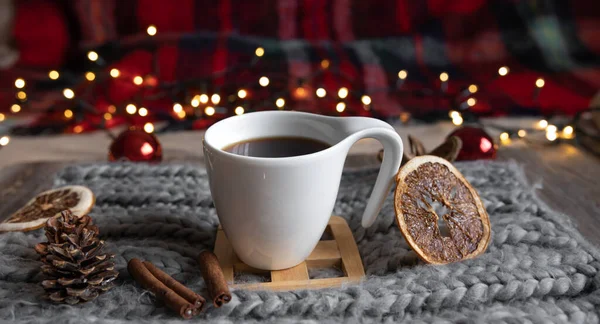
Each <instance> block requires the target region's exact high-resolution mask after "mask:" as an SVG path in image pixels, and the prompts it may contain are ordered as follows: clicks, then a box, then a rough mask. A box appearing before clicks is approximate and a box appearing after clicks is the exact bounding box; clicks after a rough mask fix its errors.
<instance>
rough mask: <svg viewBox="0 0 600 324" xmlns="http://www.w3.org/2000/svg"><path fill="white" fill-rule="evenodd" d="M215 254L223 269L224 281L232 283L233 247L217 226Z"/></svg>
mask: <svg viewBox="0 0 600 324" xmlns="http://www.w3.org/2000/svg"><path fill="white" fill-rule="evenodd" d="M214 252H215V255H216V256H217V259H219V264H220V265H221V268H222V269H223V275H224V276H225V281H227V283H228V284H230V285H231V284H233V275H234V271H233V263H232V262H233V260H234V256H235V253H234V252H233V247H232V246H231V244H229V240H228V239H227V236H226V235H225V232H223V230H222V229H221V227H220V226H219V229H218V230H217V239H216V240H215V251H214Z"/></svg>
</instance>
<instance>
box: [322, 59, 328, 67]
mask: <svg viewBox="0 0 600 324" xmlns="http://www.w3.org/2000/svg"><path fill="white" fill-rule="evenodd" d="M321 68H323V69H328V68H329V60H322V61H321Z"/></svg>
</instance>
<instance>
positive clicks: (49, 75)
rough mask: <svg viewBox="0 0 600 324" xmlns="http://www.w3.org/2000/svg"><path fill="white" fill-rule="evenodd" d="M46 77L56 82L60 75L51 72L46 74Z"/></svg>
mask: <svg viewBox="0 0 600 324" xmlns="http://www.w3.org/2000/svg"><path fill="white" fill-rule="evenodd" d="M48 77H49V78H50V79H51V80H56V79H58V78H59V77H60V74H59V73H58V71H54V70H52V71H50V72H48Z"/></svg>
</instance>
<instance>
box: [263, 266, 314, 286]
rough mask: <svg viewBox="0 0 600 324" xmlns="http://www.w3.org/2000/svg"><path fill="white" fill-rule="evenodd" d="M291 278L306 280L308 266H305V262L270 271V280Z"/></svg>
mask: <svg viewBox="0 0 600 324" xmlns="http://www.w3.org/2000/svg"><path fill="white" fill-rule="evenodd" d="M293 280H308V268H307V267H306V262H302V263H300V264H299V265H297V266H295V267H292V268H289V269H284V270H276V271H271V281H272V282H282V281H283V282H285V281H293Z"/></svg>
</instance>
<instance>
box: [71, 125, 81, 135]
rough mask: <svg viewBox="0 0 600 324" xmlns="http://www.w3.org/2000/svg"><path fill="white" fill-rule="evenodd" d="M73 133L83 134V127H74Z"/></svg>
mask: <svg viewBox="0 0 600 324" xmlns="http://www.w3.org/2000/svg"><path fill="white" fill-rule="evenodd" d="M73 132H75V133H81V132H83V126H81V125H77V126H75V127H73Z"/></svg>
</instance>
